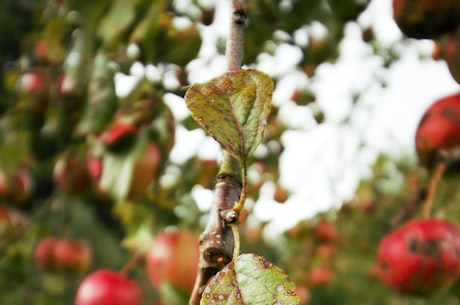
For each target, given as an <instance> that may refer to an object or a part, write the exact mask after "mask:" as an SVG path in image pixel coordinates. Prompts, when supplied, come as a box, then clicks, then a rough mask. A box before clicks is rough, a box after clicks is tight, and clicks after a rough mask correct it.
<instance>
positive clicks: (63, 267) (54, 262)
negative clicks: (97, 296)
mask: <svg viewBox="0 0 460 305" xmlns="http://www.w3.org/2000/svg"><path fill="white" fill-rule="evenodd" d="M34 256H35V265H36V266H37V268H38V269H42V270H48V271H50V270H54V271H65V272H72V273H82V272H84V271H86V270H87V269H88V268H89V266H90V265H91V261H92V254H91V250H90V248H89V246H88V244H86V243H85V242H84V241H82V240H68V239H58V238H54V237H47V238H45V239H42V240H41V241H40V242H39V243H38V245H37V247H36V248H35V253H34Z"/></svg>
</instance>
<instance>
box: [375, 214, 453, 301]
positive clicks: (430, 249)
mask: <svg viewBox="0 0 460 305" xmlns="http://www.w3.org/2000/svg"><path fill="white" fill-rule="evenodd" d="M377 261H378V273H379V278H380V279H381V281H382V282H383V283H385V284H386V285H388V286H390V287H392V288H394V289H396V290H397V291H399V292H404V293H409V294H416V295H428V294H431V293H434V292H437V291H441V290H443V289H447V288H448V287H450V286H451V285H452V284H453V283H454V282H455V281H456V280H457V279H458V277H459V274H460V229H459V228H458V227H457V226H456V225H454V224H451V223H449V222H446V221H444V220H439V219H416V220H411V221H409V222H408V223H406V224H404V225H403V226H402V227H400V228H398V229H396V230H394V231H393V232H390V233H389V234H388V235H387V236H385V238H383V240H382V241H381V242H380V244H379V247H378V252H377Z"/></svg>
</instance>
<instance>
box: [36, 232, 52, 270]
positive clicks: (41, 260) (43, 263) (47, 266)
mask: <svg viewBox="0 0 460 305" xmlns="http://www.w3.org/2000/svg"><path fill="white" fill-rule="evenodd" d="M56 242H57V239H55V238H53V237H47V238H45V239H42V240H41V241H40V242H39V243H38V245H37V246H36V247H35V252H34V257H35V265H36V266H37V268H38V269H43V270H52V269H54V268H55V267H56V264H55V260H54V247H55V245H56Z"/></svg>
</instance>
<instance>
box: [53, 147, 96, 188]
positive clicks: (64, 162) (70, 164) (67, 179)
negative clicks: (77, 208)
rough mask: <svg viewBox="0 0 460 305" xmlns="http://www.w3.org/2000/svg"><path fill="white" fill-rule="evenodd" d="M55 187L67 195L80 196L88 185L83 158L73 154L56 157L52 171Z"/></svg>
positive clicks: (86, 169) (88, 177)
mask: <svg viewBox="0 0 460 305" xmlns="http://www.w3.org/2000/svg"><path fill="white" fill-rule="evenodd" d="M53 179H54V183H55V185H56V186H57V187H58V188H59V189H61V190H63V191H64V192H66V193H69V194H80V193H82V192H84V191H86V190H87V189H88V187H89V185H90V181H91V179H90V174H89V172H88V167H87V161H86V158H85V157H84V156H81V155H77V154H74V153H68V154H63V155H61V156H59V157H58V159H57V160H56V163H55V164H54V169H53Z"/></svg>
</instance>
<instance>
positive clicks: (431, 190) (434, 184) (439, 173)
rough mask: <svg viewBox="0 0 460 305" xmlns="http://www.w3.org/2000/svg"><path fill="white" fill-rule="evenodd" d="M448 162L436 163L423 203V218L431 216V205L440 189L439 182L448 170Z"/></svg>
mask: <svg viewBox="0 0 460 305" xmlns="http://www.w3.org/2000/svg"><path fill="white" fill-rule="evenodd" d="M446 167H447V164H446V162H442V161H441V162H439V163H437V164H436V166H435V168H434V172H433V174H432V176H431V177H430V182H429V184H428V192H427V195H426V198H425V201H424V202H423V204H422V217H423V218H430V216H431V206H432V203H433V199H434V195H435V194H436V190H437V189H438V185H439V182H441V179H442V177H443V175H444V172H445V170H446Z"/></svg>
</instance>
